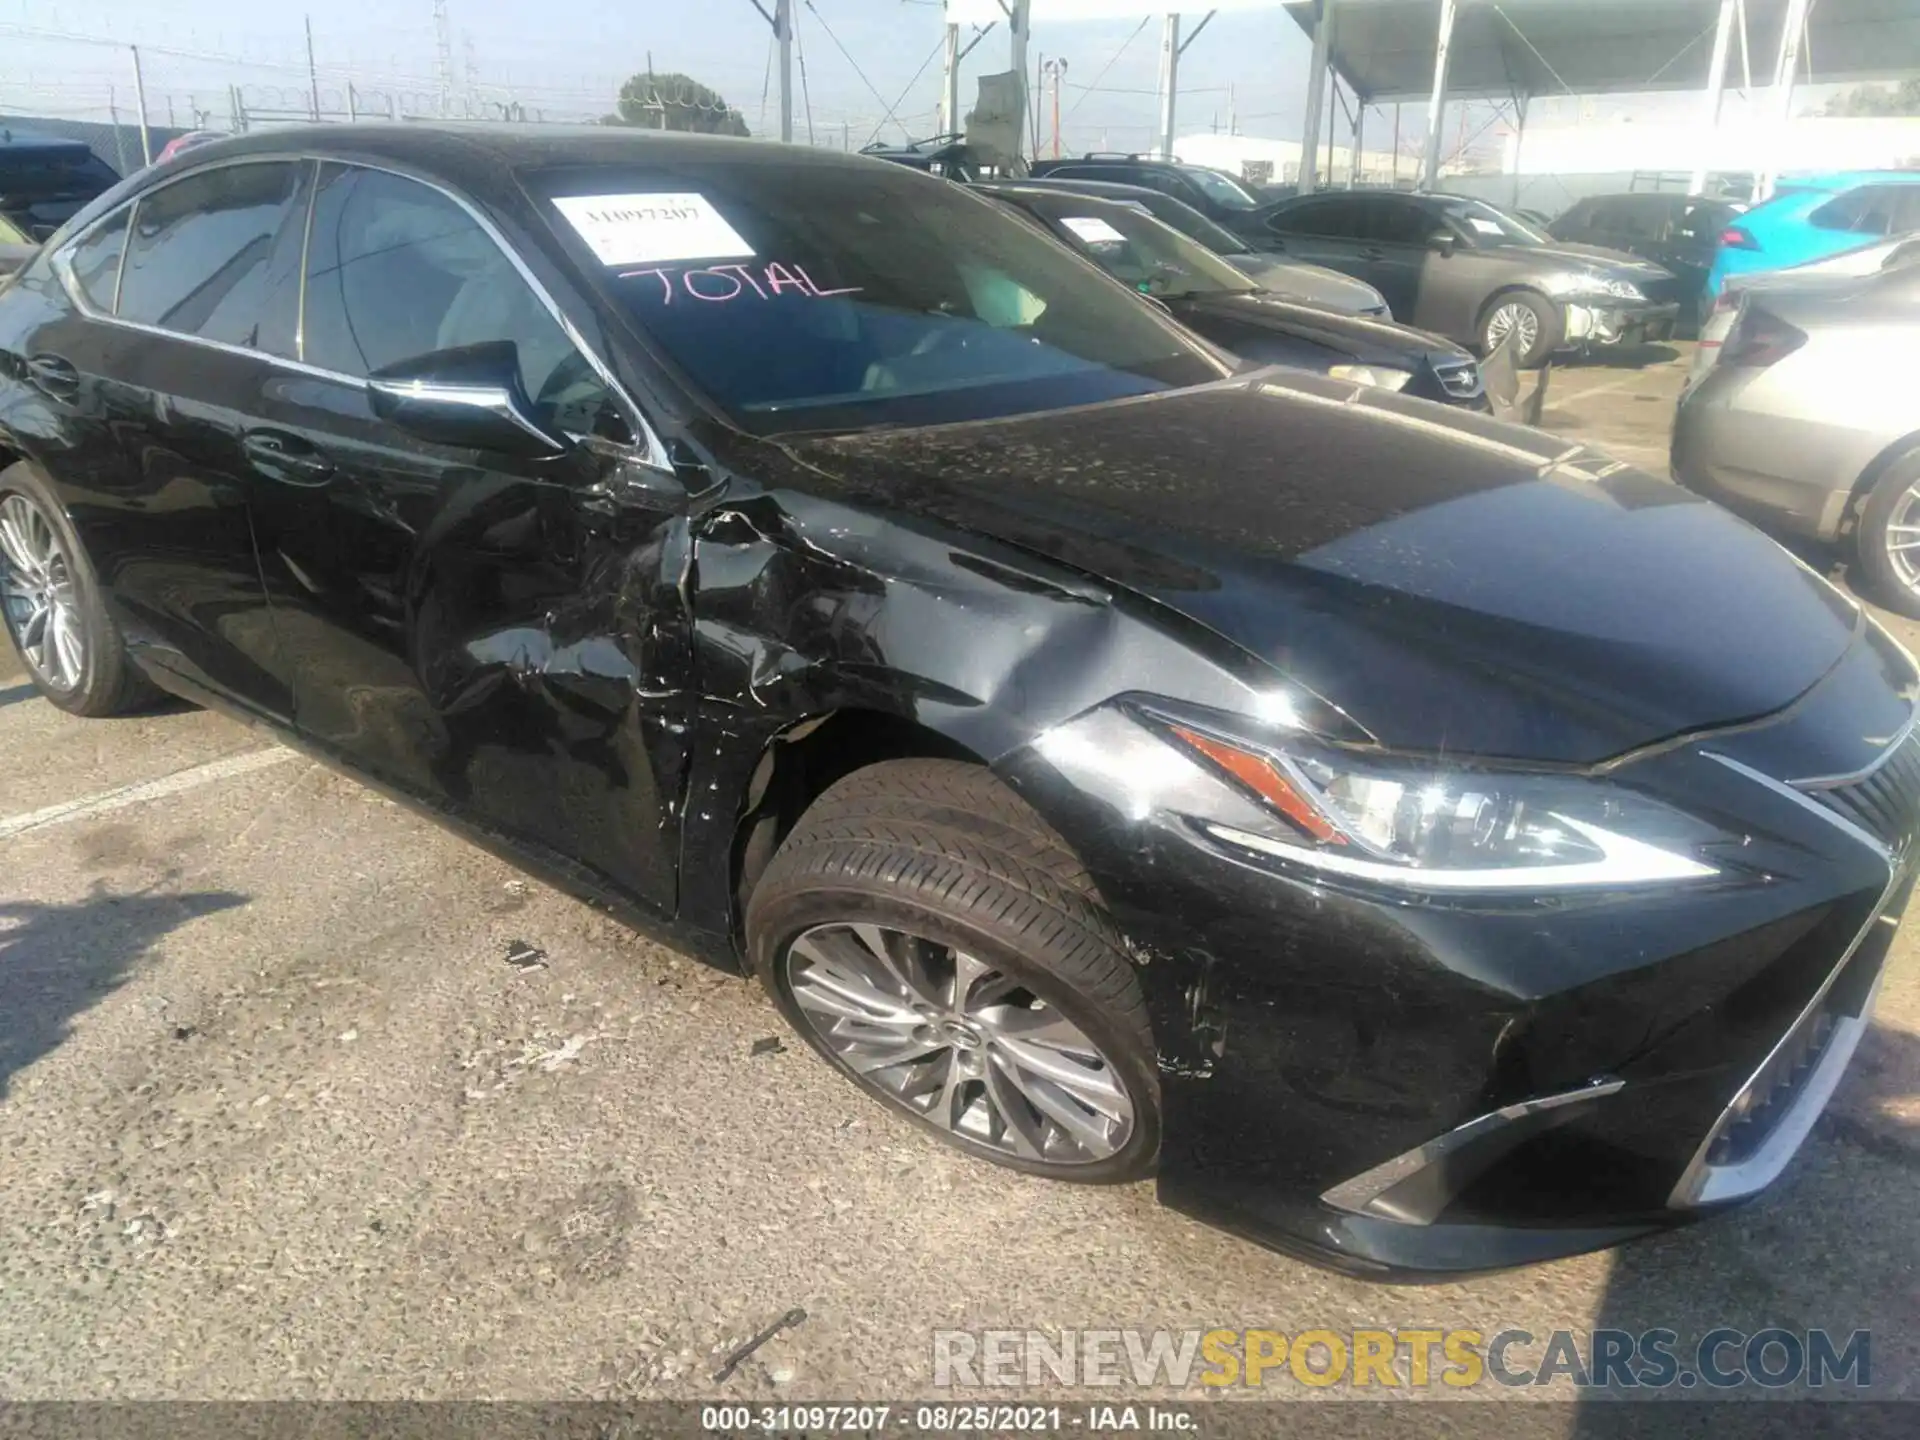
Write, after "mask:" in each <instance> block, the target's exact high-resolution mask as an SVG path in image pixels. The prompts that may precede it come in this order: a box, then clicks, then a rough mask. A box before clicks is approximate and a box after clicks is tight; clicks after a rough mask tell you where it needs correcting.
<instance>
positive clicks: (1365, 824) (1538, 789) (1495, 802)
mask: <svg viewBox="0 0 1920 1440" xmlns="http://www.w3.org/2000/svg"><path fill="white" fill-rule="evenodd" d="M1223 721H1225V723H1222V722H1223ZM1260 728H1261V727H1259V726H1257V725H1255V724H1253V723H1251V722H1248V723H1246V724H1244V725H1243V724H1242V723H1241V722H1240V719H1239V717H1220V716H1213V715H1207V716H1203V715H1199V714H1198V713H1197V712H1191V711H1188V710H1187V709H1186V707H1183V706H1169V707H1168V708H1166V709H1164V710H1163V709H1161V707H1160V706H1159V705H1158V704H1156V703H1153V702H1142V703H1140V704H1138V705H1135V704H1132V703H1129V704H1126V705H1124V706H1116V707H1109V708H1106V709H1103V710H1099V711H1095V712H1092V713H1091V714H1090V715H1088V716H1083V717H1082V718H1081V719H1080V720H1077V721H1074V722H1072V723H1071V724H1069V725H1066V726H1062V727H1059V728H1058V729H1056V730H1054V731H1051V732H1049V733H1048V735H1046V736H1043V737H1042V738H1041V740H1040V742H1039V745H1038V748H1039V749H1040V751H1041V753H1042V754H1043V755H1045V756H1046V757H1047V758H1048V759H1049V760H1050V761H1052V762H1053V763H1054V764H1055V765H1056V766H1057V767H1059V768H1060V769H1061V770H1063V771H1064V772H1067V773H1068V775H1069V778H1072V779H1074V780H1076V781H1077V782H1079V783H1080V784H1081V785H1082V786H1083V787H1084V788H1091V789H1094V790H1096V791H1097V792H1101V793H1105V794H1107V795H1109V796H1111V797H1113V798H1114V801H1115V803H1116V804H1117V805H1118V806H1119V808H1121V809H1122V810H1123V811H1124V812H1126V813H1128V814H1129V815H1130V816H1131V817H1132V818H1135V819H1146V818H1147V817H1148V816H1149V815H1153V814H1156V813H1158V814H1162V815H1173V816H1178V817H1180V818H1182V819H1184V820H1185V821H1187V822H1188V823H1190V824H1192V825H1193V826H1195V827H1196V828H1198V829H1199V830H1200V831H1201V832H1202V833H1203V834H1205V835H1206V836H1208V837H1209V838H1210V839H1212V840H1214V841H1216V842H1224V843H1225V844H1227V845H1229V846H1234V847H1238V848H1240V849H1242V850H1247V851H1253V852H1256V853H1257V854H1259V855H1260V856H1263V857H1267V858H1270V859H1272V860H1277V861H1281V862H1285V863H1286V864H1287V865H1289V866H1298V867H1302V868H1304V869H1306V870H1309V871H1318V872H1323V873H1329V874H1334V875H1340V876H1346V877H1350V878H1352V879H1355V880H1361V881H1368V882H1372V883H1376V884H1386V885H1392V886H1396V887H1400V888H1405V889H1412V890H1427V891H1454V892H1459V891H1508V892H1511V891H1521V890H1557V889H1564V888H1568V887H1602V888H1618V887H1624V886H1637V885H1653V884H1672V883H1676V882H1684V881H1690V880H1701V879H1705V878H1707V877H1710V876H1713V875H1716V874H1718V873H1720V866H1718V865H1716V864H1714V863H1712V861H1713V859H1714V855H1715V848H1714V847H1718V846H1723V845H1728V844H1735V843H1738V837H1734V836H1729V835H1728V834H1727V833H1725V832H1724V831H1722V830H1721V829H1720V828H1718V827H1717V826H1714V825H1712V824H1710V823H1709V822H1707V821H1705V820H1702V819H1700V818H1698V817H1696V816H1692V815H1688V814H1685V813H1683V812H1681V811H1679V810H1676V809H1673V808H1672V807H1670V806H1668V805H1664V804H1662V803H1660V802H1659V801H1657V800H1653V799H1650V798H1648V797H1647V796H1645V795H1642V794H1639V793H1638V792H1636V791H1632V790H1627V789H1625V788H1623V787H1621V786H1618V785H1614V784H1611V783H1609V782H1607V781H1604V780H1595V779H1589V778H1586V777H1584V776H1573V775H1560V774H1550V773H1540V772H1527V771H1516V770H1501V769H1494V768H1479V767H1472V766H1469V765H1463V764H1450V763H1445V762H1441V761H1437V760H1434V761H1428V760H1414V759H1400V758H1395V757H1388V756H1382V755H1378V754H1371V753H1365V752H1360V751H1355V750H1350V749H1346V748H1343V747H1339V746H1334V745H1329V744H1326V743H1324V742H1322V741H1320V740H1317V739H1314V738H1312V737H1310V736H1308V735H1305V734H1302V733H1291V734H1290V733H1286V731H1285V727H1279V728H1278V729H1276V731H1275V733H1273V734H1272V735H1270V736H1259V735H1257V734H1255V733H1253V732H1256V731H1258V730H1259V729H1260Z"/></svg>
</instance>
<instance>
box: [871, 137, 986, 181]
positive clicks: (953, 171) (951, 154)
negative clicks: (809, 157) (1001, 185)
mask: <svg viewBox="0 0 1920 1440" xmlns="http://www.w3.org/2000/svg"><path fill="white" fill-rule="evenodd" d="M860 153H861V154H862V155H871V156H872V157H873V158H874V159H876V160H891V161H892V162H893V163H894V164H895V165H905V166H906V167H907V168H908V169H910V170H924V171H926V172H927V173H928V174H929V175H942V176H945V177H946V178H947V179H949V180H971V179H973V178H974V177H975V176H976V175H978V174H979V173H980V172H981V171H982V170H983V169H984V168H985V167H984V166H982V165H981V164H980V163H979V162H978V161H977V160H976V159H975V158H974V153H973V148H972V147H971V146H970V145H968V144H967V137H966V136H965V135H961V134H958V133H949V134H945V135H930V136H928V137H927V138H926V139H924V140H911V141H908V142H907V143H906V144H905V145H880V144H876V145H868V146H866V147H864V148H863V149H862V150H861V151H860Z"/></svg>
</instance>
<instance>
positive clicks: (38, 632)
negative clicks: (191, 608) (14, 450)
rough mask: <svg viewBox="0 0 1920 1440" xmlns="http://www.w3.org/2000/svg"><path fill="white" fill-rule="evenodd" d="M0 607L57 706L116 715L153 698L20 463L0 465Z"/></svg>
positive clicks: (69, 529) (72, 543) (48, 495)
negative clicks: (3, 466)
mask: <svg viewBox="0 0 1920 1440" xmlns="http://www.w3.org/2000/svg"><path fill="white" fill-rule="evenodd" d="M0 612H3V613H4V615H5V619H6V627H7V634H8V635H9V637H11V639H12V640H13V643H14V646H15V648H16V649H18V650H19V652H20V657H21V659H23V660H25V661H26V662H27V671H28V673H29V674H30V675H31V676H32V677H33V683H34V684H35V685H36V686H37V687H38V688H39V690H40V693H41V694H42V695H44V696H46V698H47V699H48V700H50V701H52V702H53V703H54V704H55V705H57V706H59V707H60V708H61V709H62V710H66V711H70V712H71V713H73V714H75V715H89V716H103V715H118V714H121V713H123V712H125V711H127V710H131V709H135V708H137V707H138V706H140V705H143V704H146V703H148V702H150V701H151V700H152V699H153V698H154V697H155V695H156V693H157V692H156V691H155V690H154V689H153V686H152V684H151V682H149V681H148V680H147V678H146V676H145V675H143V674H142V673H141V672H140V670H139V669H138V667H136V666H135V665H134V663H133V662H132V661H131V660H130V659H128V658H127V651H126V646H125V644H124V643H123V642H122V641H121V638H120V632H119V630H118V629H116V628H115V626H114V623H113V620H112V619H111V617H109V616H108V614H107V612H106V607H105V606H104V605H102V604H101V601H100V584H99V580H98V579H97V577H96V576H95V575H94V573H93V566H92V565H91V564H90V563H89V562H88V560H87V555H86V552H85V551H84V550H82V549H81V547H80V538H79V536H77V535H76V534H74V531H73V526H72V525H71V524H70V523H69V522H68V520H67V516H66V512H65V511H64V510H63V509H62V508H61V506H60V503H59V501H58V500H57V499H56V498H55V496H54V494H53V491H52V488H51V487H50V486H49V485H48V484H47V482H46V480H45V479H44V478H43V477H42V476H41V475H40V473H39V472H38V471H37V470H35V469H34V468H33V467H32V466H31V465H28V464H25V463H21V464H16V465H10V466H8V467H7V468H6V469H5V470H0Z"/></svg>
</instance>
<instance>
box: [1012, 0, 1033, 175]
mask: <svg viewBox="0 0 1920 1440" xmlns="http://www.w3.org/2000/svg"><path fill="white" fill-rule="evenodd" d="M1009 3H1010V5H1011V7H1012V8H1010V9H1009V10H1008V11H1007V39H1008V55H1007V60H1008V62H1009V64H1008V68H1009V69H1011V70H1012V71H1013V83H1014V85H1015V87H1016V90H1015V95H1014V99H1015V101H1016V102H1017V106H1018V112H1019V115H1020V123H1019V125H1017V126H1016V127H1015V128H1014V132H1013V158H1014V161H1015V163H1016V164H1017V163H1018V162H1019V159H1020V146H1021V141H1022V140H1024V139H1025V138H1026V133H1027V126H1028V124H1029V120H1028V110H1027V32H1028V30H1030V29H1031V28H1032V24H1033V0H1009Z"/></svg>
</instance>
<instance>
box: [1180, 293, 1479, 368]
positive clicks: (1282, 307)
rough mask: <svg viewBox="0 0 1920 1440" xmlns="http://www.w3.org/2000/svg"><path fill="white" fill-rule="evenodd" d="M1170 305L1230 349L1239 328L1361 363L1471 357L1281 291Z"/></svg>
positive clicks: (1431, 338)
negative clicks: (1307, 343) (1297, 340)
mask: <svg viewBox="0 0 1920 1440" xmlns="http://www.w3.org/2000/svg"><path fill="white" fill-rule="evenodd" d="M1167 308H1168V309H1170V310H1171V311H1172V312H1173V315H1174V318H1175V319H1176V320H1179V321H1180V322H1182V323H1183V324H1185V325H1188V326H1190V327H1191V328H1193V329H1195V330H1198V331H1199V332H1200V333H1201V334H1203V335H1205V336H1207V337H1208V338H1209V339H1211V340H1213V341H1214V342H1215V343H1216V344H1220V345H1224V346H1226V348H1227V349H1229V350H1234V349H1235V348H1236V346H1235V341H1236V340H1238V339H1240V338H1241V336H1240V332H1245V331H1261V330H1268V331H1277V332H1279V333H1281V334H1283V335H1287V336H1291V337H1304V338H1307V339H1311V340H1315V341H1318V342H1319V343H1320V344H1323V345H1326V346H1329V347H1330V348H1332V349H1335V350H1340V351H1343V352H1344V353H1346V354H1348V355H1351V356H1353V358H1354V359H1355V360H1356V361H1359V362H1360V363H1362V364H1375V363H1378V364H1385V365H1405V364H1407V363H1408V362H1409V361H1414V362H1415V363H1417V361H1418V358H1419V357H1425V358H1426V359H1428V360H1429V361H1431V362H1432V363H1433V364H1436V365H1445V364H1450V363H1453V364H1458V363H1465V362H1469V361H1471V360H1472V359H1473V357H1472V356H1471V355H1469V354H1467V352H1466V351H1464V350H1462V349H1461V348H1460V347H1459V346H1458V345H1455V344H1454V343H1453V342H1452V341H1451V340H1446V339H1443V338H1442V337H1440V336H1438V335H1433V334H1429V333H1428V332H1427V331H1425V330H1414V329H1411V328H1409V327H1408V326H1405V325H1396V324H1394V323H1393V322H1391V321H1388V320H1375V319H1372V318H1370V317H1368V316H1364V315H1348V314H1340V313H1337V312H1335V311H1331V310H1328V309H1326V308H1324V307H1322V306H1317V305H1308V304H1302V303H1301V302H1299V301H1297V300H1294V299H1291V298H1289V297H1286V296H1281V295H1262V294H1244V295H1243V294H1234V293H1232V292H1223V293H1220V294H1208V295H1185V296H1179V297H1173V298H1169V299H1168V300H1167ZM1240 353H1245V354H1248V355H1249V356H1252V355H1257V354H1258V352H1257V351H1245V352H1240Z"/></svg>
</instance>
